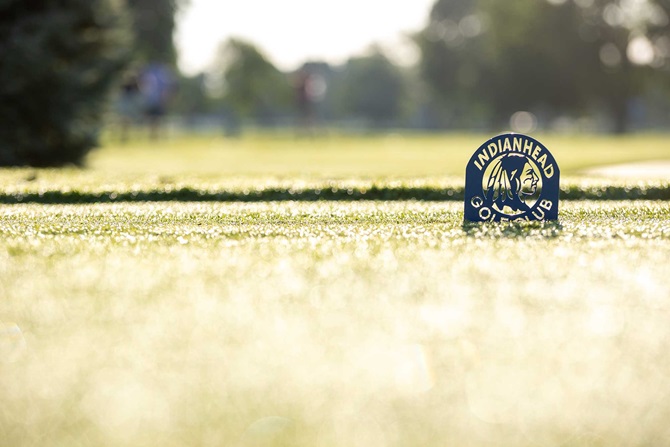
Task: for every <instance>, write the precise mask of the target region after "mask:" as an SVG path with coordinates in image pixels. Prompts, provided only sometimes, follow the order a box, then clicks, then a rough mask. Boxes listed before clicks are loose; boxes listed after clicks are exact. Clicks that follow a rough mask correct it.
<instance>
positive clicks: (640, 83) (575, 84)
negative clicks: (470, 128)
mask: <svg viewBox="0 0 670 447" xmlns="http://www.w3.org/2000/svg"><path fill="white" fill-rule="evenodd" d="M669 7H670V4H669V3H668V2H667V0H638V1H631V0H506V1H504V2H501V1H498V0H438V1H437V2H436V3H435V5H434V6H433V9H432V11H431V15H430V20H429V23H428V25H427V27H426V28H425V29H424V30H423V31H422V32H421V33H420V34H419V35H418V36H417V38H416V40H417V43H418V45H419V48H420V51H421V54H422V59H421V72H422V75H423V77H424V79H425V80H426V81H427V83H428V84H429V85H430V86H431V88H432V91H433V93H434V95H435V96H436V97H437V98H439V100H440V101H441V103H442V107H443V108H444V109H446V110H448V111H450V112H451V116H452V117H454V116H461V117H463V116H466V117H468V118H470V119H472V118H473V117H480V118H481V115H482V111H483V115H484V118H485V119H488V121H489V122H491V123H495V124H500V123H502V122H504V121H505V120H506V119H507V118H508V117H509V116H510V115H511V114H512V113H514V112H515V111H518V110H540V111H542V110H550V111H553V112H554V113H573V114H574V113H580V112H583V111H585V110H587V108H589V107H591V108H593V106H594V105H596V106H599V107H601V108H602V109H604V110H606V111H608V112H609V113H610V116H611V118H612V122H613V123H614V124H613V128H614V130H615V131H617V132H623V131H625V130H626V127H627V107H628V104H629V103H630V101H631V99H632V98H633V97H635V96H636V95H639V94H640V93H642V92H644V90H645V87H646V86H647V85H648V82H649V80H650V79H651V78H652V77H653V76H654V75H658V74H659V73H662V72H665V74H666V75H667V70H668V60H669V58H670V27H669V20H668V17H669V13H670V11H669Z"/></svg>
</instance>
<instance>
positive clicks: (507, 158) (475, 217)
mask: <svg viewBox="0 0 670 447" xmlns="http://www.w3.org/2000/svg"><path fill="white" fill-rule="evenodd" d="M559 176H560V170H559V169H558V164H557V163H556V160H555V159H554V156H553V155H551V152H549V150H548V149H547V148H546V147H544V145H542V143H540V142H539V141H537V140H535V139H533V138H531V137H529V136H527V135H521V134H514V133H509V134H503V135H498V136H497V137H494V138H491V139H490V140H488V141H487V142H485V143H484V144H482V145H481V146H480V147H479V149H477V151H475V153H474V154H473V155H472V158H470V162H469V163H468V166H467V167H466V170H465V220H466V221H469V222H505V221H507V222H517V221H532V220H535V221H543V220H556V219H558V192H559Z"/></svg>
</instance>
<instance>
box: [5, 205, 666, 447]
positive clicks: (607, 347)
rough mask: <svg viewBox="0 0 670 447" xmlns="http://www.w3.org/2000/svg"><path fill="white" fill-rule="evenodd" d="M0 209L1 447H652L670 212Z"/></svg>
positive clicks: (659, 400)
mask: <svg viewBox="0 0 670 447" xmlns="http://www.w3.org/2000/svg"><path fill="white" fill-rule="evenodd" d="M462 216H463V214H462V203H458V202H438V203H426V202H365V201H363V202H355V203H342V202H318V203H305V202H302V203H298V202H281V203H276V202H275V203H273V202H270V203H247V204H240V203H231V204H226V203H177V202H172V203H140V204H129V203H126V204H94V205H46V206H45V205H3V206H0V271H1V272H2V279H1V281H0V294H1V296H2V300H0V319H1V322H0V402H2V405H1V406H0V439H2V442H1V443H0V444H2V445H12V446H28V445H49V446H77V445H86V446H89V445H95V446H115V447H116V446H133V447H135V446H158V445H160V446H175V447H176V446H187V445H188V446H223V445H225V446H237V445H240V446H279V445H281V446H286V447H288V446H324V447H331V446H332V447H336V446H348V447H352V446H361V447H363V446H417V447H419V446H421V447H424V446H444V445H458V446H489V445H498V446H510V447H512V446H514V447H518V446H550V445H551V446H554V445H570V446H593V445H614V444H621V445H626V446H644V445H663V444H666V443H667V442H668V441H669V440H670V429H669V428H668V424H667V421H668V415H670V399H668V396H666V394H667V393H668V390H670V362H669V361H668V360H667V358H666V354H667V350H668V347H669V346H670V326H668V317H669V316H670V266H669V264H668V259H670V206H669V205H668V202H644V201H638V202H579V201H576V202H563V203H562V204H561V208H560V221H559V222H558V223H546V224H530V225H468V226H463V223H462Z"/></svg>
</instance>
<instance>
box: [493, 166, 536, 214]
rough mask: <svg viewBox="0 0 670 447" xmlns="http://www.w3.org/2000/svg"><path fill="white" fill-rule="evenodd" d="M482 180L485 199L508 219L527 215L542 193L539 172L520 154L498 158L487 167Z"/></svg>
mask: <svg viewBox="0 0 670 447" xmlns="http://www.w3.org/2000/svg"><path fill="white" fill-rule="evenodd" d="M482 180H483V181H482V190H483V191H482V192H483V193H484V197H485V198H487V199H490V200H491V201H492V202H493V208H495V209H496V210H497V211H499V212H501V213H504V214H506V215H508V216H515V215H518V214H521V213H524V212H528V211H530V210H531V208H532V207H533V205H535V202H537V199H538V197H539V194H540V193H541V192H542V174H541V172H540V170H539V169H538V168H537V165H536V164H535V163H534V162H533V161H532V160H531V159H530V158H528V157H526V156H525V155H521V154H515V153H506V154H504V155H500V156H499V157H497V158H496V159H494V160H493V161H492V162H491V163H490V164H489V165H488V167H487V168H486V172H485V173H484V176H483V178H482Z"/></svg>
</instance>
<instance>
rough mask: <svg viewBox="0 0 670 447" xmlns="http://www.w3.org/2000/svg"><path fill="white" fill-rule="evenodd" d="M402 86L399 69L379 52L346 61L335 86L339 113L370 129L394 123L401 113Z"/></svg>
mask: <svg viewBox="0 0 670 447" xmlns="http://www.w3.org/2000/svg"><path fill="white" fill-rule="evenodd" d="M405 94H406V86H405V81H404V78H403V75H402V73H401V71H400V69H399V68H398V67H397V66H395V65H394V64H393V63H392V62H391V61H390V60H389V59H388V58H387V57H386V56H385V55H384V53H383V52H381V51H380V50H379V49H374V50H373V51H372V53H371V54H369V55H367V56H361V57H355V58H351V59H349V61H348V62H347V63H346V65H345V66H344V69H343V72H342V74H341V76H340V81H339V85H338V86H337V92H336V95H337V98H338V102H339V111H340V113H341V114H343V115H345V116H354V117H358V118H362V119H364V120H366V121H367V122H368V123H369V124H371V125H372V126H373V127H385V126H389V125H392V124H394V122H396V121H397V120H398V118H399V117H400V115H401V114H402V107H403V100H404V98H405Z"/></svg>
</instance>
